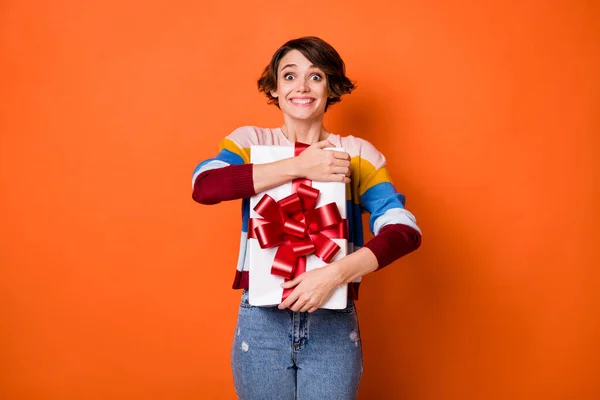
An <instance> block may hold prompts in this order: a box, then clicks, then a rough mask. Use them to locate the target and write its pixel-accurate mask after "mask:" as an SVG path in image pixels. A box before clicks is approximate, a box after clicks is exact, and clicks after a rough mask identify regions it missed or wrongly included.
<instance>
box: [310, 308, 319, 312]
mask: <svg viewBox="0 0 600 400" xmlns="http://www.w3.org/2000/svg"><path fill="white" fill-rule="evenodd" d="M318 309H319V307H313V308H311V309H310V310H308V312H309V313H313V312H315V311H317V310H318Z"/></svg>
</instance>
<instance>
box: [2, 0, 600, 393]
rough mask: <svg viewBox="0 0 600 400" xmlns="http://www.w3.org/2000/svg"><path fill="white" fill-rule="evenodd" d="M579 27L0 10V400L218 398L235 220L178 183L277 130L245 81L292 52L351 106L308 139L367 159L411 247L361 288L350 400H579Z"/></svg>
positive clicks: (63, 6)
mask: <svg viewBox="0 0 600 400" xmlns="http://www.w3.org/2000/svg"><path fill="white" fill-rule="evenodd" d="M599 11H600V10H599V7H598V4H597V3H595V4H594V2H591V1H566V0H565V1H538V2H536V1H524V2H523V1H521V2H517V1H514V2H505V1H497V2H494V3H493V4H490V2H470V1H446V2H431V1H421V2H409V1H401V2H391V1H390V2H385V1H380V0H372V1H369V2H342V1H339V2H315V3H310V2H260V3H259V2H257V3H252V2H243V1H238V2H235V3H233V2H223V3H219V2H211V3H210V4H205V3H204V2H198V1H176V0H172V1H162V2H160V1H132V0H130V1H126V0H121V1H104V2H78V1H49V0H47V1H37V2H17V1H3V2H2V6H1V7H0V15H1V17H2V22H1V23H0V29H1V34H0V40H1V42H0V51H1V54H2V62H1V66H0V68H1V69H2V70H1V78H0V79H1V85H2V88H1V90H2V96H1V98H2V100H1V101H2V107H1V109H0V123H1V136H0V189H1V196H0V199H1V200H0V202H1V222H0V239H1V248H0V249H1V251H0V265H1V269H0V273H1V276H0V318H1V319H0V360H1V363H0V368H1V369H0V395H1V396H0V397H2V398H5V399H193V398H194V399H195V398H201V399H233V398H234V397H235V395H234V390H233V380H232V377H231V372H230V365H229V352H230V345H231V340H232V339H233V332H234V327H235V322H236V312H237V305H238V302H239V296H240V292H238V291H233V290H231V289H230V286H231V282H232V280H233V275H234V268H235V263H236V260H237V246H238V241H239V229H240V212H239V203H238V202H230V203H224V204H220V205H218V206H212V207H208V206H201V205H198V204H196V203H194V202H193V201H192V199H191V174H192V171H193V169H194V167H195V165H196V163H197V162H199V161H200V160H202V159H204V158H206V157H209V156H212V155H214V154H215V153H216V151H217V144H218V142H219V141H220V140H221V139H222V138H223V137H224V136H225V135H226V134H228V133H229V132H231V131H232V130H233V129H235V128H236V127H238V126H242V125H259V126H269V127H275V126H278V125H279V124H280V122H281V116H280V114H279V111H278V110H277V109H276V108H275V107H272V106H267V105H266V104H265V100H266V99H265V98H264V97H263V95H262V94H259V93H258V92H257V90H256V79H257V78H258V76H259V74H260V72H261V71H262V68H263V67H264V66H265V65H266V64H267V62H268V61H269V59H270V57H271V55H272V53H273V52H274V51H275V50H276V49H277V47H279V46H280V45H281V44H282V43H283V42H285V41H286V40H288V39H290V38H293V37H298V36H303V35H308V34H312V35H317V36H320V37H322V38H324V39H325V40H327V41H329V42H330V43H331V44H332V45H334V46H335V47H336V48H337V49H338V51H339V52H340V53H341V55H342V57H343V58H344V60H345V61H346V64H347V67H348V74H349V76H350V77H351V78H352V79H354V80H356V81H357V84H358V89H357V90H356V92H355V93H353V94H352V95H351V96H348V97H346V98H345V99H344V100H343V102H342V103H340V104H338V105H336V106H334V107H333V108H332V109H331V110H330V111H329V112H328V113H327V116H326V126H327V127H328V128H329V129H330V130H331V131H333V132H336V133H340V134H353V135H357V136H361V137H364V138H366V139H368V140H370V141H371V142H372V143H374V144H375V145H376V147H378V148H379V149H380V150H382V151H383V153H384V154H385V155H386V156H387V158H388V163H389V168H390V170H391V172H392V176H393V177H394V181H395V183H396V186H397V188H398V190H400V191H401V192H403V193H404V194H405V195H406V197H407V208H408V209H410V210H411V211H412V212H413V213H414V214H415V215H416V216H417V219H418V222H419V225H420V226H421V228H422V229H423V232H424V241H423V245H422V247H421V249H420V250H419V251H418V252H416V253H414V254H411V255H409V256H407V257H405V258H403V259H401V260H399V261H397V262H396V263H394V264H393V265H392V266H389V267H388V268H387V269H385V270H384V271H382V272H378V273H376V274H372V275H369V276H367V277H366V278H365V280H364V283H363V286H362V288H361V300H360V301H359V304H358V311H359V315H360V324H361V325H360V327H361V332H362V338H363V342H364V355H365V361H364V366H365V371H364V375H363V380H362V381H361V387H360V395H359V398H362V399H411V400H412V399H444V400H446V399H461V400H463V399H486V400H487V399H597V398H600V390H599V386H598V383H596V379H597V378H598V375H599V373H600V371H599V366H598V365H599V364H598V360H599V359H600V351H599V346H598V337H600V312H599V311H598V310H599V309H600V294H599V289H600V288H599V287H598V286H599V285H598V282H599V278H600V276H599V273H598V268H597V267H598V261H597V255H596V251H594V250H595V249H597V247H598V243H599V240H598V233H597V232H598V231H597V229H598V228H597V225H598V222H599V218H598V217H599V215H598V214H599V213H598V211H597V208H596V207H595V206H596V205H597V204H598V202H599V201H600V199H599V196H598V172H599V170H600V168H599V165H598V164H599V163H598V161H597V157H598V150H599V149H600V147H599V143H598V142H599V140H598V133H599V132H600V120H599V118H598V104H599V101H600V90H599V87H600V79H599V76H600V74H599V73H598V72H599V71H600V62H599V59H598V48H599V46H600V43H599V40H598V38H599V37H600V35H598V33H599V32H598V28H597V26H598V20H599V18H600V12H599ZM211 231H212V232H214V233H209V232H211ZM593 246H595V247H593Z"/></svg>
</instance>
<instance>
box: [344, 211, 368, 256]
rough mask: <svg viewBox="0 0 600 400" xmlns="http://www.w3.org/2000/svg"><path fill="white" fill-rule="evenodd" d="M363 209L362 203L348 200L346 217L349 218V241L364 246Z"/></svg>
mask: <svg viewBox="0 0 600 400" xmlns="http://www.w3.org/2000/svg"><path fill="white" fill-rule="evenodd" d="M362 213H363V209H362V207H361V205H360V204H357V203H355V202H353V201H352V200H346V218H347V219H348V242H350V243H354V244H355V245H358V246H362V245H363V244H364V240H365V239H364V233H363V225H362Z"/></svg>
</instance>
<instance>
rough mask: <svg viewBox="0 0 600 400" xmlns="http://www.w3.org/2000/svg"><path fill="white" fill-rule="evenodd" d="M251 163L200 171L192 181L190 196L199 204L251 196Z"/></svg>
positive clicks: (252, 194)
mask: <svg viewBox="0 0 600 400" xmlns="http://www.w3.org/2000/svg"><path fill="white" fill-rule="evenodd" d="M252 169H253V168H252V164H241V165H230V166H227V167H223V168H217V169H212V170H209V171H205V172H203V173H201V174H200V175H199V176H198V177H197V178H196V181H195V182H194V191H193V193H192V198H193V199H194V200H195V201H197V202H198V203H200V204H217V203H220V202H221V201H227V200H235V199H241V198H245V197H251V196H254V194H256V193H255V192H254V185H253V183H252Z"/></svg>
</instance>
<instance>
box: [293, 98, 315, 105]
mask: <svg viewBox="0 0 600 400" xmlns="http://www.w3.org/2000/svg"><path fill="white" fill-rule="evenodd" d="M313 101H315V100H314V99H292V103H296V104H308V103H312V102H313Z"/></svg>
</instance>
